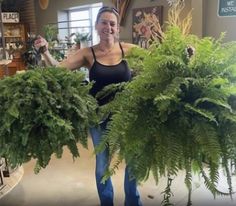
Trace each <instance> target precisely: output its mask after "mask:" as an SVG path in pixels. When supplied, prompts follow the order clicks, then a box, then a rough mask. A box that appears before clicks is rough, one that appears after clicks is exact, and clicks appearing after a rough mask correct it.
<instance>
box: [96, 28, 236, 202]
mask: <svg viewBox="0 0 236 206" xmlns="http://www.w3.org/2000/svg"><path fill="white" fill-rule="evenodd" d="M222 38H223V36H222V37H221V38H220V39H219V40H215V39H213V38H208V37H206V38H203V39H198V38H197V37H196V36H193V35H184V34H182V31H181V29H180V28H179V27H177V26H169V27H168V28H167V30H166V32H165V36H164V39H163V41H162V43H161V44H159V43H157V44H155V43H153V44H152V46H151V47H150V48H149V49H148V50H147V51H145V50H142V49H139V48H135V49H134V50H133V52H131V54H130V56H129V57H128V59H129V61H133V59H139V61H140V64H139V68H138V69H139V70H140V72H139V75H138V76H136V77H135V78H134V79H133V80H132V81H131V82H129V83H127V84H125V85H123V88H124V89H123V91H121V92H119V93H118V94H117V95H116V97H115V99H114V100H113V101H112V102H110V103H109V104H107V105H105V106H103V108H102V111H103V112H105V113H107V112H112V114H113V116H112V121H111V122H110V124H109V125H108V132H107V134H106V137H105V138H104V142H103V144H101V145H100V147H99V148H97V150H98V151H99V150H102V149H104V147H105V146H106V145H109V149H110V157H111V159H115V160H116V161H114V162H115V163H114V165H113V166H111V168H110V169H109V171H108V172H107V175H106V177H105V178H107V176H110V175H112V174H114V172H115V170H116V169H117V166H118V165H119V163H120V162H121V161H122V160H123V159H125V161H126V162H127V164H128V165H130V169H131V171H132V173H133V175H134V176H135V177H136V178H137V180H138V181H145V180H146V179H147V178H148V176H149V174H150V172H152V174H153V176H154V178H155V180H156V182H157V183H158V180H159V178H160V177H163V176H168V177H170V178H174V176H176V175H177V174H178V171H180V170H185V172H186V177H185V184H186V186H187V187H188V189H189V192H190V193H191V188H192V172H197V173H198V174H200V175H201V176H202V178H203V179H204V182H205V185H206V187H207V188H208V189H209V190H210V191H211V192H212V194H213V195H214V196H215V195H227V194H229V195H231V194H232V192H233V187H232V180H231V176H232V174H233V172H234V171H235V170H236V166H235V165H236V58H235V54H236V43H235V42H232V43H227V44H223V43H222ZM189 45H192V46H193V47H194V48H195V54H194V55H193V56H192V57H191V58H189V56H188V53H187V51H186V49H187V48H188V46H189ZM134 56H135V58H134ZM133 65H136V62H135V63H134V62H133ZM108 89H109V88H108ZM117 153H118V156H117V155H116V154H117ZM231 166H232V167H231ZM220 168H223V169H224V171H225V174H226V176H227V181H228V186H229V191H227V192H222V191H219V190H218V189H217V183H218V180H219V169H220ZM231 169H232V170H231ZM169 188H170V185H168V190H166V191H167V192H168V194H166V196H165V199H164V200H163V205H169V204H170V202H169V197H170V195H169V194H170V190H169ZM167 197H168V198H167ZM190 202H191V201H190V199H189V203H188V204H190Z"/></svg>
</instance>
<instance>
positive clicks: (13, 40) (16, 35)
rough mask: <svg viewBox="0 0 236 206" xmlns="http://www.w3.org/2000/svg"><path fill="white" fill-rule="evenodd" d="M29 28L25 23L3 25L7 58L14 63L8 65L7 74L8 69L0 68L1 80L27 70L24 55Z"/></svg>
mask: <svg viewBox="0 0 236 206" xmlns="http://www.w3.org/2000/svg"><path fill="white" fill-rule="evenodd" d="M28 28H29V27H28V26H27V24H24V23H3V29H4V39H5V50H6V58H7V59H11V60H12V62H11V63H10V64H8V65H7V67H8V69H7V73H6V72H5V73H4V72H3V71H5V70H6V69H5V68H3V66H0V78H2V77H3V76H5V75H13V74H15V73H16V71H18V70H24V69H25V63H24V60H23V59H22V54H23V53H24V52H25V51H26V43H27V40H28V39H27V38H28V32H29V29H28Z"/></svg>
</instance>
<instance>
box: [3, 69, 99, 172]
mask: <svg viewBox="0 0 236 206" xmlns="http://www.w3.org/2000/svg"><path fill="white" fill-rule="evenodd" d="M83 81H84V74H83V73H81V72H76V73H73V72H70V71H68V70H66V69H60V68H56V69H55V68H46V69H40V68H39V69H36V70H30V71H27V72H25V73H23V74H17V75H15V76H12V77H7V78H4V79H2V80H1V81H0V91H1V92H0V113H1V117H0V124H1V128H0V148H1V150H0V156H4V157H6V158H7V160H8V162H9V164H10V165H12V166H13V167H14V166H16V165H21V164H23V163H25V162H27V161H29V160H31V159H36V160H37V163H36V166H35V172H39V170H40V168H41V167H43V168H45V167H46V166H47V165H48V163H49V161H50V158H51V155H52V154H56V156H57V157H58V158H60V157H61V156H62V153H63V147H64V146H67V147H68V148H69V150H70V152H71V153H72V156H73V157H78V156H79V151H78V148H77V143H80V144H82V145H83V146H84V147H87V130H88V127H89V125H92V124H95V123H96V114H95V109H96V107H97V105H96V101H95V99H94V98H93V97H92V96H90V95H89V94H88V91H89V89H90V85H84V84H83Z"/></svg>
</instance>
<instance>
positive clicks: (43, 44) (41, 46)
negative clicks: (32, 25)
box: [34, 35, 48, 54]
mask: <svg viewBox="0 0 236 206" xmlns="http://www.w3.org/2000/svg"><path fill="white" fill-rule="evenodd" d="M34 47H35V49H36V50H37V51H39V53H42V54H43V53H45V52H46V51H48V42H47V41H46V39H44V38H43V37H42V36H40V35H39V36H37V39H36V40H35V41H34Z"/></svg>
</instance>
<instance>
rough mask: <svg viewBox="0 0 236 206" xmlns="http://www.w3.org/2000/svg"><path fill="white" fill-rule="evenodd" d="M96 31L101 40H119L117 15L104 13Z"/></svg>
mask: <svg viewBox="0 0 236 206" xmlns="http://www.w3.org/2000/svg"><path fill="white" fill-rule="evenodd" d="M96 30H97V33H98V35H99V37H100V40H108V39H117V38H118V34H119V25H118V22H117V17H116V15H115V14H114V13H112V12H104V13H102V14H101V16H100V18H99V19H98V22H97V24H96Z"/></svg>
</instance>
